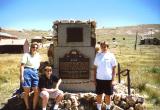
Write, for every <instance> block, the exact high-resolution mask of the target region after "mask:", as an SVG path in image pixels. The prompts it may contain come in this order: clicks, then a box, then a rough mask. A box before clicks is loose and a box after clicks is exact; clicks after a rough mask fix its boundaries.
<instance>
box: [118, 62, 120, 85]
mask: <svg viewBox="0 0 160 110" xmlns="http://www.w3.org/2000/svg"><path fill="white" fill-rule="evenodd" d="M120 72H121V68H120V64H119V63H118V82H119V83H121V73H120Z"/></svg>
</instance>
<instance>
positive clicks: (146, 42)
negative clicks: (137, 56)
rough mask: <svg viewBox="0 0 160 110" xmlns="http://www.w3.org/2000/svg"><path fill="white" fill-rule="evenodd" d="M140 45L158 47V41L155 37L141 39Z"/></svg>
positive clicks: (159, 41)
mask: <svg viewBox="0 0 160 110" xmlns="http://www.w3.org/2000/svg"><path fill="white" fill-rule="evenodd" d="M140 44H141V45H160V39H158V38H155V37H144V36H143V37H141V40H140Z"/></svg>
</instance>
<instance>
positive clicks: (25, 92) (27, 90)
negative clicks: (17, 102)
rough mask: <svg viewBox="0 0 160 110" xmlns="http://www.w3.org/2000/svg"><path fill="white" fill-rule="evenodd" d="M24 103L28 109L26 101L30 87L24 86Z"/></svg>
mask: <svg viewBox="0 0 160 110" xmlns="http://www.w3.org/2000/svg"><path fill="white" fill-rule="evenodd" d="M23 89H24V103H25V105H26V109H29V102H28V100H29V99H28V98H29V92H30V88H26V87H24V88H23Z"/></svg>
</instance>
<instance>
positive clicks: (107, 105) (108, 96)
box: [105, 95, 111, 109]
mask: <svg viewBox="0 0 160 110" xmlns="http://www.w3.org/2000/svg"><path fill="white" fill-rule="evenodd" d="M110 102H111V96H110V95H105V103H106V108H107V109H110Z"/></svg>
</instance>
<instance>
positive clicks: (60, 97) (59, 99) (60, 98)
mask: <svg viewBox="0 0 160 110" xmlns="http://www.w3.org/2000/svg"><path fill="white" fill-rule="evenodd" d="M62 99H63V95H59V96H58V97H57V98H56V104H59V102H60V101H61V100H62Z"/></svg>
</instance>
